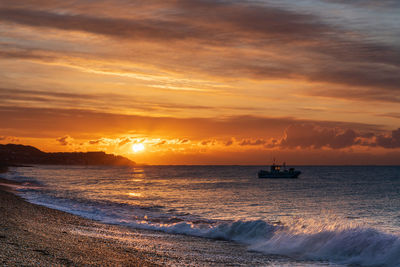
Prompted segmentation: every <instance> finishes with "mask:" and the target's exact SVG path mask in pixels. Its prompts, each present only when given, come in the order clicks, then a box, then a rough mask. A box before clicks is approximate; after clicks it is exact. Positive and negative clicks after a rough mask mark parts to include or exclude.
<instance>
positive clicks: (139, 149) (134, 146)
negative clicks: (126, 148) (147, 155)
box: [132, 143, 144, 153]
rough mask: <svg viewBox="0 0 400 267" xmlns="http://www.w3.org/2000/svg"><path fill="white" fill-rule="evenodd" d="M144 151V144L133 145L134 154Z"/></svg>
mask: <svg viewBox="0 0 400 267" xmlns="http://www.w3.org/2000/svg"><path fill="white" fill-rule="evenodd" d="M142 150H144V145H143V144H141V143H138V144H133V145H132V151H133V152H135V153H136V152H140V151H142Z"/></svg>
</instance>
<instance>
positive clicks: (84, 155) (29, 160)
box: [0, 144, 136, 172]
mask: <svg viewBox="0 0 400 267" xmlns="http://www.w3.org/2000/svg"><path fill="white" fill-rule="evenodd" d="M30 164H45V165H105V166H134V165H136V163H135V162H134V161H132V160H130V159H128V158H125V157H123V156H117V155H114V154H106V153H105V152H102V151H96V152H58V153H47V152H43V151H41V150H39V149H37V148H35V147H33V146H25V145H17V144H7V145H1V144H0V172H4V171H7V169H8V167H9V166H10V167H11V166H21V165H30Z"/></svg>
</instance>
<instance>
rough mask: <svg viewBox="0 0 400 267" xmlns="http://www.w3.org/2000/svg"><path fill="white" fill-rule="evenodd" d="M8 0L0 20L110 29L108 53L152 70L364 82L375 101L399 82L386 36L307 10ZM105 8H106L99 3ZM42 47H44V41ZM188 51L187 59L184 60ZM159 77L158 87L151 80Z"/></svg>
mask: <svg viewBox="0 0 400 267" xmlns="http://www.w3.org/2000/svg"><path fill="white" fill-rule="evenodd" d="M13 2H15V1H8V2H6V4H4V5H3V6H2V7H1V8H0V20H2V21H4V22H8V23H17V24H20V25H27V26H31V27H40V28H43V27H46V28H51V29H58V30H64V31H80V32H86V33H92V34H96V35H101V36H106V37H109V38H111V39H115V38H116V39H118V41H117V42H118V43H121V42H122V43H123V47H126V51H125V54H122V55H121V54H119V53H117V52H115V51H114V53H115V54H118V56H115V57H116V58H118V57H119V58H124V59H126V60H128V61H129V60H130V61H132V62H141V63H145V64H148V65H153V67H154V68H155V69H158V68H162V69H165V70H166V71H169V72H178V73H188V72H192V71H193V72H197V73H202V74H207V75H213V76H218V77H224V78H236V77H240V78H250V79H257V80H270V79H300V80H306V81H311V82H325V83H332V84H341V85H347V86H349V87H350V88H346V89H345V91H350V92H354V95H361V94H359V93H360V90H359V89H358V88H357V87H362V88H373V90H372V91H373V92H374V93H375V95H376V96H379V95H380V96H381V97H377V98H375V100H380V101H390V99H391V98H390V95H392V94H393V91H398V90H400V87H399V84H400V81H399V79H400V78H399V77H400V75H399V73H400V69H399V68H400V47H399V46H398V45H397V44H396V42H393V40H390V38H387V39H383V40H380V38H377V37H375V36H368V34H367V33H366V32H365V31H364V32H363V31H356V30H355V29H353V28H351V27H349V28H346V27H345V26H344V25H340V26H339V25H337V24H335V23H328V21H329V20H327V19H326V18H323V17H320V16H318V15H317V14H312V13H311V12H308V13H305V12H300V11H293V9H288V8H284V7H283V6H280V7H278V6H276V5H271V4H268V3H263V4H260V3H256V2H255V1H254V2H252V1H244V2H243V1H242V2H239V1H211V0H178V1H167V0H166V1H151V3H150V2H147V1H146V2H138V1H133V2H130V3H129V4H130V6H131V7H132V10H135V16H132V14H131V13H130V12H129V10H130V9H128V8H126V7H125V6H126V5H127V3H126V2H125V1H101V3H94V2H86V1H76V2H74V3H72V4H71V5H68V6H67V5H65V4H62V2H59V1H56V3H55V4H54V3H49V2H48V1H40V2H41V3H43V4H40V5H39V4H36V5H35V4H33V3H32V2H30V1H24V4H21V3H13ZM338 2H343V1H338ZM368 2H369V5H371V3H372V2H371V1H368ZM352 3H353V5H354V4H356V5H359V4H360V3H361V2H360V1H352ZM385 3H386V4H385V5H390V4H393V2H391V1H386V2H385ZM82 6H85V8H83V7H82ZM110 9H111V10H112V11H113V12H108V13H107V12H104V10H110ZM391 30H392V31H393V32H396V31H397V29H395V28H394V29H391ZM143 43H145V44H146V45H144V46H143ZM139 44H140V45H139ZM149 46H151V48H149V49H145V48H144V47H149ZM48 50H50V51H52V52H53V53H54V47H53V45H52V46H50V47H49V48H48ZM94 50H95V49H94ZM132 51H135V52H132ZM175 51H179V53H176V52H175ZM193 51H196V53H193ZM61 52H62V53H64V51H61ZM68 52H69V53H74V51H68ZM121 53H123V52H121ZM64 54H65V53H64ZM111 54H112V53H111ZM0 56H3V57H9V58H14V57H15V58H18V57H21V58H25V59H37V60H43V61H45V60H49V58H48V57H49V55H45V54H42V55H39V54H38V53H35V52H34V51H32V50H21V51H16V50H15V49H13V50H11V51H5V52H2V53H0ZM80 56H83V57H84V55H82V54H81V55H80ZM86 56H88V55H86ZM90 56H91V57H92V56H93V55H92V54H91V55H90ZM103 56H104V55H103ZM189 57H190V59H191V60H187V58H189ZM163 86H164V88H166V87H167V86H165V85H159V84H157V85H155V87H158V88H162V87H163ZM173 87H174V85H170V88H173ZM353 87H354V88H353ZM385 90H386V91H385ZM323 91H329V90H325V89H324V90H321V91H318V93H321V94H322V95H329V96H331V97H343V96H345V95H346V94H341V95H338V94H336V93H335V92H328V93H325V94H323ZM382 91H383V92H382ZM361 97H362V96H360V98H361ZM364 99H366V100H368V99H369V100H372V99H373V97H370V98H368V97H365V98H364ZM199 108H200V107H199Z"/></svg>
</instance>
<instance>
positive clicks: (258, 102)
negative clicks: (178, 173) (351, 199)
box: [0, 0, 400, 165]
mask: <svg viewBox="0 0 400 267" xmlns="http://www.w3.org/2000/svg"><path fill="white" fill-rule="evenodd" d="M0 143H3V144H6V143H19V144H25V145H33V146H36V147H38V148H39V149H41V150H43V151H48V152H57V151H99V150H102V151H106V152H107V153H114V154H119V155H123V156H126V157H129V158H130V159H132V160H134V161H136V162H138V163H147V164H255V165H258V164H269V163H271V161H272V159H273V158H276V159H277V160H278V161H286V162H287V164H289V165H290V164H295V165H307V164H310V165H311V164H316V165H331V164H332V165H337V164H357V165H358V164H378V165H382V164H387V165H391V164H400V2H399V1H397V0H379V1H377V0H375V1H372V0H346V1H344V0H296V1H294V0H293V1H289V0H279V1H278V0H241V1H235V0H231V1H219V0H146V1H142V0H96V1H94V0H71V1H59V0H51V1H50V0H35V1H33V0H19V1H15V0H1V1H0ZM138 144H142V145H143V146H139V147H141V148H143V149H137V148H138V146H137V145H138ZM133 148H136V149H133Z"/></svg>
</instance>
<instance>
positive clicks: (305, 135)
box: [266, 123, 400, 149]
mask: <svg viewBox="0 0 400 267" xmlns="http://www.w3.org/2000/svg"><path fill="white" fill-rule="evenodd" d="M352 146H369V147H383V148H399V147H400V128H399V129H397V130H394V131H392V133H391V134H390V135H387V134H386V135H385V134H381V133H380V132H375V133H372V132H362V131H355V130H353V129H345V128H338V127H335V128H329V127H320V126H318V125H316V124H313V123H304V124H293V125H290V126H289V127H288V128H287V129H286V130H285V133H284V136H283V137H282V139H280V140H273V141H272V142H270V143H268V144H266V147H268V148H273V147H281V148H313V149H320V148H331V149H342V148H349V147H352Z"/></svg>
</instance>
